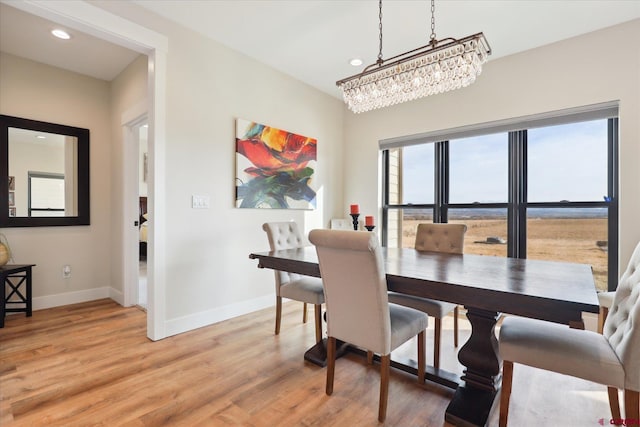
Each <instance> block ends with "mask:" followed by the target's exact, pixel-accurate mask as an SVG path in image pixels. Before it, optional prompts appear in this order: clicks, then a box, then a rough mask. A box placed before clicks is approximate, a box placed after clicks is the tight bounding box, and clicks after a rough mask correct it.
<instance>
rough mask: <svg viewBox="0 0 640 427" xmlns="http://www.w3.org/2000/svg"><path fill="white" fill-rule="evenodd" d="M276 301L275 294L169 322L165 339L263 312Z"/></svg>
mask: <svg viewBox="0 0 640 427" xmlns="http://www.w3.org/2000/svg"><path fill="white" fill-rule="evenodd" d="M275 300H276V298H275V294H273V295H266V296H263V297H259V298H254V299H250V300H247V301H241V302H238V303H235V304H230V305H225V306H223V307H218V308H214V309H212V310H207V311H201V312H199V313H194V314H190V315H188V316H183V317H179V318H177V319H171V320H167V321H166V323H165V332H166V335H165V337H170V336H172V335H177V334H181V333H183V332H187V331H191V330H193V329H197V328H202V327H203V326H209V325H213V324H214V323H218V322H222V321H223V320H227V319H231V318H233V317H238V316H242V315H244V314H248V313H252V312H254V311H258V310H262V309H263V308H267V307H272V306H273V305H275Z"/></svg>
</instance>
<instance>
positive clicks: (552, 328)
mask: <svg viewBox="0 0 640 427" xmlns="http://www.w3.org/2000/svg"><path fill="white" fill-rule="evenodd" d="M500 356H501V357H502V359H504V360H509V361H512V362H516V363H522V364H524V365H529V366H533V367H535V368H540V369H545V370H548V371H553V372H558V373H561V374H566V375H571V376H574V377H578V378H582V379H585V380H588V381H594V382H597V383H600V384H605V385H609V386H613V387H617V388H624V369H623V367H622V365H621V363H620V361H619V360H618V356H616V354H615V352H614V351H613V349H612V348H611V346H610V345H609V342H608V341H607V340H606V338H605V337H604V336H602V335H600V334H597V333H595V332H591V331H585V330H581V329H571V328H569V327H568V326H566V325H559V324H556V323H550V322H543V321H541V320H534V319H525V318H521V317H513V316H509V317H507V318H506V319H504V322H503V323H502V326H501V327H500Z"/></svg>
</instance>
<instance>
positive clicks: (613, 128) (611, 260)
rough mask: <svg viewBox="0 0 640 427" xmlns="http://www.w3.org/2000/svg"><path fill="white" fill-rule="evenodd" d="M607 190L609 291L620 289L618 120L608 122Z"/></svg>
mask: <svg viewBox="0 0 640 427" xmlns="http://www.w3.org/2000/svg"><path fill="white" fill-rule="evenodd" d="M607 144H608V145H607V167H608V168H609V170H608V171H607V176H608V182H607V187H608V188H607V190H608V193H609V194H608V197H609V198H610V200H609V210H608V212H607V228H608V230H607V235H608V236H607V240H608V242H607V248H608V252H607V256H608V259H607V264H608V270H607V289H608V290H609V291H615V290H616V288H617V287H618V118H613V119H609V120H607Z"/></svg>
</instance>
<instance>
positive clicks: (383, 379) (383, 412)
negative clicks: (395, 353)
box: [378, 354, 391, 423]
mask: <svg viewBox="0 0 640 427" xmlns="http://www.w3.org/2000/svg"><path fill="white" fill-rule="evenodd" d="M390 364H391V355H390V354H385V355H384V356H380V408H379V410H378V421H380V422H381V423H382V422H384V420H385V418H387V399H388V397H389V366H390Z"/></svg>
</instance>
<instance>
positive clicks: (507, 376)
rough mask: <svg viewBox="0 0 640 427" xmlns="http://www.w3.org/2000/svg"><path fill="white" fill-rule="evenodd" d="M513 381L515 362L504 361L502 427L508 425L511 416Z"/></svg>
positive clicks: (501, 400) (501, 394)
mask: <svg viewBox="0 0 640 427" xmlns="http://www.w3.org/2000/svg"><path fill="white" fill-rule="evenodd" d="M512 381H513V362H510V361H508V360H505V361H504V362H503V363H502V391H501V392H500V421H499V426H500V427H507V418H508V416H509V399H510V398H511V382H512Z"/></svg>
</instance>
